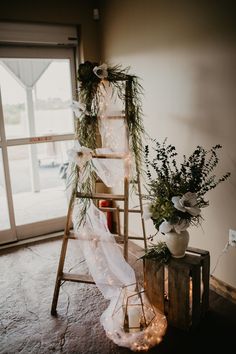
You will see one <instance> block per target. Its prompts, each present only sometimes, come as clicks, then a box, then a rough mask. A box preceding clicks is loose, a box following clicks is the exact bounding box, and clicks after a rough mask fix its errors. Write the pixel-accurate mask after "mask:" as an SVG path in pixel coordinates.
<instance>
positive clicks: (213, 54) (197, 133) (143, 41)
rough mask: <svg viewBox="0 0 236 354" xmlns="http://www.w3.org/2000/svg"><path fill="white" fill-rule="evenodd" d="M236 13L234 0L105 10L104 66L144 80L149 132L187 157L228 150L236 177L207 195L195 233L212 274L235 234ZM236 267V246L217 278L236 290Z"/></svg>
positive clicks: (225, 162) (118, 4)
mask: <svg viewBox="0 0 236 354" xmlns="http://www.w3.org/2000/svg"><path fill="white" fill-rule="evenodd" d="M233 13H234V12H233V9H231V8H230V5H229V2H227V1H222V2H221V1H217V2H213V1H211V2H207V1H204V2H201V1H195V4H193V2H189V1H168V0H166V1H158V0H156V1H154V0H146V1H142V0H129V1H125V0H112V1H109V0H104V1H102V9H101V29H102V47H103V48H102V53H103V60H106V61H108V62H110V63H111V64H118V63H119V64H122V65H123V66H131V72H132V73H135V74H137V75H138V76H140V77H141V78H142V81H141V83H142V85H143V87H144V91H145V97H144V101H143V103H144V105H143V108H144V113H145V116H144V123H145V127H146V130H147V131H148V133H149V134H150V135H151V136H152V137H154V138H158V139H164V138H165V137H168V141H169V142H170V143H172V144H174V145H175V146H176V148H177V150H178V151H179V153H180V154H183V153H186V154H189V153H191V152H192V150H193V149H194V148H195V147H196V145H202V146H204V147H206V148H209V147H211V146H212V145H214V144H218V143H220V144H222V145H223V149H222V152H221V154H220V164H219V169H218V172H219V174H221V173H224V172H226V171H230V172H231V173H232V177H231V178H230V180H228V181H226V182H224V183H223V184H221V185H219V186H218V187H217V188H216V189H215V190H213V191H211V192H209V193H208V195H207V198H208V199H209V201H210V206H209V207H208V208H206V209H205V210H204V219H205V220H204V221H203V223H202V228H201V227H199V228H197V227H196V228H192V229H191V230H190V232H191V240H190V245H192V246H195V247H198V248H202V249H207V250H209V251H210V254H211V268H213V266H214V264H215V262H216V260H217V257H218V256H219V254H220V253H221V251H222V249H223V248H224V246H225V244H226V242H227V241H228V231H229V228H232V229H236V217H235V214H236V142H235V141H236V139H235V133H236V41H235V38H236V31H235V25H234V23H236V21H235V18H233ZM132 227H133V228H134V225H132ZM148 230H149V232H152V231H153V227H152V225H151V224H149V225H148ZM235 269H236V248H230V249H229V250H228V252H227V254H225V255H223V256H222V258H221V260H220V262H219V265H218V267H217V268H216V272H215V273H214V275H215V276H216V277H217V278H219V279H221V280H223V281H225V282H226V283H228V284H230V285H232V286H234V287H236V275H235Z"/></svg>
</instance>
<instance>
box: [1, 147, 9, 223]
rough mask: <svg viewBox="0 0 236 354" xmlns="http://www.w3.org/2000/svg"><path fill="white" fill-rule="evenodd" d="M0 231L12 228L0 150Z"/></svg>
mask: <svg viewBox="0 0 236 354" xmlns="http://www.w3.org/2000/svg"><path fill="white" fill-rule="evenodd" d="M0 210H1V212H0V230H6V229H9V228H10V221H9V214H8V203H7V198H6V187H5V178H4V171H3V161H2V149H0Z"/></svg>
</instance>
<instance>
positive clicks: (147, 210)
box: [143, 203, 152, 220]
mask: <svg viewBox="0 0 236 354" xmlns="http://www.w3.org/2000/svg"><path fill="white" fill-rule="evenodd" d="M151 205H152V204H151V203H147V204H144V205H143V219H144V220H148V219H150V218H151V216H152V213H151Z"/></svg>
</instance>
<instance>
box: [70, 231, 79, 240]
mask: <svg viewBox="0 0 236 354" xmlns="http://www.w3.org/2000/svg"><path fill="white" fill-rule="evenodd" d="M68 238H69V239H71V240H76V239H77V237H75V234H74V232H71V231H70V233H69V235H68Z"/></svg>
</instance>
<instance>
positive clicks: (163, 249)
mask: <svg viewBox="0 0 236 354" xmlns="http://www.w3.org/2000/svg"><path fill="white" fill-rule="evenodd" d="M170 257H171V253H170V251H169V249H168V247H167V245H166V243H165V242H162V241H159V242H158V243H157V244H155V245H153V246H150V247H149V248H148V249H147V251H146V253H145V254H144V255H143V256H142V257H141V259H145V258H146V259H154V260H157V261H159V262H160V263H168V261H169V259H170Z"/></svg>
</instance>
